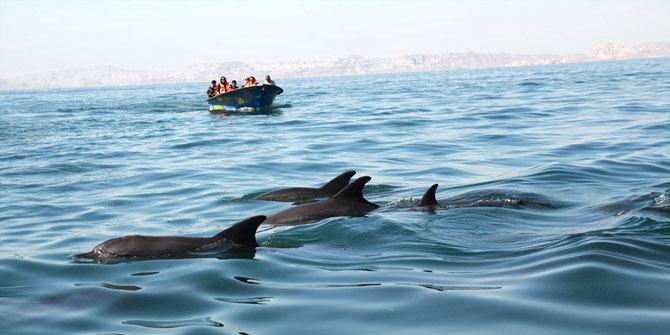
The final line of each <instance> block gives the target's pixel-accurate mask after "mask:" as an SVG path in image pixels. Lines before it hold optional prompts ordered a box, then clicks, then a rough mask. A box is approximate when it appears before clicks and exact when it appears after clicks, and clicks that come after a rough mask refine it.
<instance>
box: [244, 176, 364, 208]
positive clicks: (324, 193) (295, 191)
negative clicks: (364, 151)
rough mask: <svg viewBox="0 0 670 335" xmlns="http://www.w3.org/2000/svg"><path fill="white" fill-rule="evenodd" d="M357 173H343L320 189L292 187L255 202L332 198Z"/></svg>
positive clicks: (266, 195)
mask: <svg viewBox="0 0 670 335" xmlns="http://www.w3.org/2000/svg"><path fill="white" fill-rule="evenodd" d="M354 174H356V171H347V172H343V173H342V174H340V175H339V176H337V177H335V178H333V179H331V180H330V181H329V182H328V183H326V184H325V185H323V186H321V187H319V188H310V187H291V188H285V189H281V190H276V191H272V192H268V193H263V194H261V195H259V196H257V197H255V198H254V200H272V201H294V200H300V199H313V198H330V197H332V196H333V195H335V194H336V193H337V192H339V191H340V190H342V189H343V188H344V187H345V186H347V185H348V184H349V180H351V177H352V176H353V175H354Z"/></svg>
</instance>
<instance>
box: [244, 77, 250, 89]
mask: <svg viewBox="0 0 670 335" xmlns="http://www.w3.org/2000/svg"><path fill="white" fill-rule="evenodd" d="M249 86H251V78H249V77H246V78H244V84H242V87H249Z"/></svg>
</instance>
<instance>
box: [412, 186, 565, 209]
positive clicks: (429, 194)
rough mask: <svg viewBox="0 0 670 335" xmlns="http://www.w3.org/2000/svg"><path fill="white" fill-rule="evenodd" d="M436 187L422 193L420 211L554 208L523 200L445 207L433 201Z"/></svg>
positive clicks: (492, 201)
mask: <svg viewBox="0 0 670 335" xmlns="http://www.w3.org/2000/svg"><path fill="white" fill-rule="evenodd" d="M437 186H438V184H433V185H432V186H430V187H429V188H428V190H426V193H424V194H423V197H421V202H420V203H419V207H421V208H422V209H431V210H432V209H436V208H444V209H451V208H463V207H512V206H533V207H542V208H551V209H554V208H555V207H554V206H552V205H550V204H546V203H542V202H534V201H529V200H523V199H507V200H482V201H477V202H474V203H458V204H450V205H447V206H442V205H440V203H438V202H437V200H436V199H435V191H436V190H437Z"/></svg>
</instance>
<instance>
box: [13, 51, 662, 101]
mask: <svg viewBox="0 0 670 335" xmlns="http://www.w3.org/2000/svg"><path fill="white" fill-rule="evenodd" d="M665 57H670V43H665V42H664V43H645V44H640V45H635V46H616V45H613V44H603V45H601V46H600V47H598V48H595V49H593V50H590V51H589V52H587V53H584V54H574V55H569V56H558V55H549V54H545V55H524V54H507V53H475V52H461V53H442V54H431V55H406V56H402V57H396V58H365V57H360V56H349V57H346V58H340V59H337V60H335V61H311V62H276V63H259V64H255V65H251V64H246V63H243V62H227V63H208V64H196V65H189V66H184V67H180V68H178V69H175V70H169V71H142V70H139V71H134V70H126V69H121V68H117V67H114V66H103V67H96V68H86V69H73V70H62V71H53V72H44V73H39V74H33V75H26V76H18V77H12V78H0V90H3V91H16V90H33V89H54V88H85V87H118V86H142V85H157V84H187V83H205V82H209V81H210V80H213V79H217V78H218V77H219V76H221V75H225V76H226V77H228V78H233V79H234V78H240V79H241V78H244V77H246V76H248V75H256V76H258V77H262V76H263V75H265V74H272V77H273V78H279V79H287V78H313V77H340V76H351V75H374V74H392V73H413V72H432V71H446V70H456V69H484V68H505V67H520V66H532V65H551V64H570V63H585V62H598V61H614V60H631V59H648V58H665ZM35 78H40V80H39V81H35Z"/></svg>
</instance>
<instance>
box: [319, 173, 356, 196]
mask: <svg viewBox="0 0 670 335" xmlns="http://www.w3.org/2000/svg"><path fill="white" fill-rule="evenodd" d="M355 174H356V171H347V172H343V173H342V174H340V175H339V176H337V177H335V178H333V179H331V180H330V181H329V182H328V183H326V184H325V185H323V186H321V188H320V189H321V190H322V191H324V192H325V193H328V194H329V195H331V196H333V195H335V194H336V193H337V192H339V191H340V190H342V189H343V188H345V187H346V186H347V185H349V181H350V180H351V177H352V176H353V175H355Z"/></svg>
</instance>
